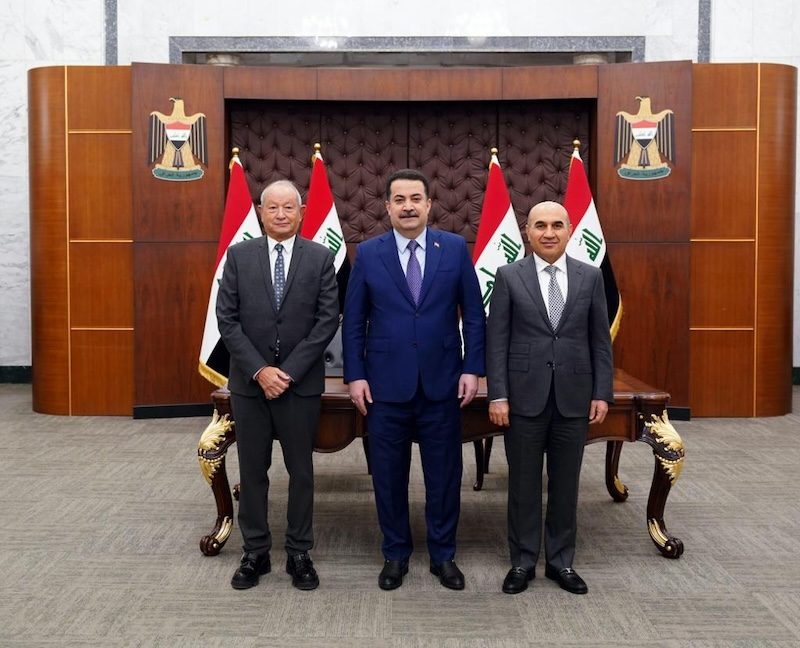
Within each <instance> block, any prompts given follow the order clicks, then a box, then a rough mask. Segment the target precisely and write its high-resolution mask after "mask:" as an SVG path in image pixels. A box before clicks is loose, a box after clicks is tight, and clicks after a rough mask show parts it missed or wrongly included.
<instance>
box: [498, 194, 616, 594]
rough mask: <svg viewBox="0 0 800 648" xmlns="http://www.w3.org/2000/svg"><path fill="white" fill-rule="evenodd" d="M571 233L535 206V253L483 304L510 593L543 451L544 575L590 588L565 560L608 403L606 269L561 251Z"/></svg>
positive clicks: (526, 558)
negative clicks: (501, 466) (594, 433)
mask: <svg viewBox="0 0 800 648" xmlns="http://www.w3.org/2000/svg"><path fill="white" fill-rule="evenodd" d="M571 233H572V227H571V225H570V221H569V216H568V215H567V211H566V210H565V209H564V208H563V207H562V206H561V205H559V204H558V203H555V202H543V203H539V204H538V205H536V206H535V207H533V209H531V211H530V213H529V214H528V225H527V235H528V241H529V242H530V244H531V248H532V249H533V254H532V255H530V256H528V257H526V258H524V259H522V260H520V261H517V262H516V263H512V264H510V265H507V266H504V267H501V268H500V269H499V270H498V272H497V276H496V277H495V285H494V292H493V294H492V301H491V306H490V310H489V322H488V327H487V333H486V375H487V383H488V398H489V401H490V402H489V419H490V420H491V422H492V423H494V424H495V425H500V426H507V427H508V430H507V431H506V434H505V448H506V456H507V458H508V543H509V549H510V553H511V565H512V567H511V570H510V571H509V572H508V575H507V576H506V578H505V580H504V582H503V591H504V592H506V593H507V594H517V593H519V592H522V591H524V590H525V589H527V587H528V582H529V581H531V580H533V578H534V575H535V571H534V570H535V565H536V560H537V558H538V556H539V548H540V545H541V537H542V463H543V457H544V454H545V452H546V453H547V475H548V483H547V515H546V518H545V533H544V547H545V559H546V565H545V576H547V577H548V578H550V579H552V580H555V581H557V582H558V584H559V585H560V586H561V587H562V588H563V589H565V590H567V591H569V592H572V593H574V594H585V593H586V592H587V591H588V588H587V587H586V583H585V582H584V581H583V579H582V578H581V577H580V576H578V574H577V573H576V572H575V570H574V569H573V568H572V560H573V557H574V555H575V536H576V525H577V518H576V511H577V504H578V478H579V476H580V469H581V461H582V459H583V447H584V444H585V442H586V436H587V433H588V426H589V424H593V423H602V422H603V420H604V419H605V416H606V413H607V411H608V404H609V403H611V402H612V401H613V396H614V386H613V381H614V378H613V371H614V370H613V360H612V354H611V336H610V334H609V328H608V314H607V307H606V298H605V292H604V288H603V276H602V274H601V272H600V269H599V268H595V267H593V266H590V265H587V264H585V263H581V262H580V261H576V260H575V259H572V258H571V257H569V256H567V255H566V254H565V251H566V248H567V243H568V242H569V239H570V236H571Z"/></svg>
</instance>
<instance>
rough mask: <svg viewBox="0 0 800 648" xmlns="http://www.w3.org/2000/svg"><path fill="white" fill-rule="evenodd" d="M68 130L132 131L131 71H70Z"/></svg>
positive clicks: (105, 68) (104, 68)
mask: <svg viewBox="0 0 800 648" xmlns="http://www.w3.org/2000/svg"><path fill="white" fill-rule="evenodd" d="M67 98H68V104H67V105H68V111H69V128H70V129H86V130H130V128H131V68H129V67H127V66H124V67H115V66H105V65H104V66H86V67H83V66H81V67H78V66H70V67H68V68H67Z"/></svg>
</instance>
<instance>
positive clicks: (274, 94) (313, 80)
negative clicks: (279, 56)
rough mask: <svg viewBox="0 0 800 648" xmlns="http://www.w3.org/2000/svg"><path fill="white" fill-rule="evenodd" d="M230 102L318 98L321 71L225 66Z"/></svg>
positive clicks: (224, 83) (227, 96) (224, 72)
mask: <svg viewBox="0 0 800 648" xmlns="http://www.w3.org/2000/svg"><path fill="white" fill-rule="evenodd" d="M223 79H224V82H223V87H224V90H223V92H224V95H225V98H226V99H264V98H265V97H266V96H269V97H270V98H272V99H316V98H317V70H314V69H310V68H287V67H225V68H223Z"/></svg>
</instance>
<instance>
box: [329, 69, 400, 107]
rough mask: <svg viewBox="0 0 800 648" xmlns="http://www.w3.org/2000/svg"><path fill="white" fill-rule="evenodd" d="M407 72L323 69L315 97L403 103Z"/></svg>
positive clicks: (334, 99)
mask: <svg viewBox="0 0 800 648" xmlns="http://www.w3.org/2000/svg"><path fill="white" fill-rule="evenodd" d="M410 77H411V72H410V71H409V70H398V69H389V70H382V69H372V68H358V69H338V70H333V69H326V70H319V72H318V84H319V85H318V91H317V96H318V98H319V99H320V100H330V101H342V100H345V101H407V100H408V97H409V80H410Z"/></svg>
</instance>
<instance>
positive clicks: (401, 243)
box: [392, 227, 428, 277]
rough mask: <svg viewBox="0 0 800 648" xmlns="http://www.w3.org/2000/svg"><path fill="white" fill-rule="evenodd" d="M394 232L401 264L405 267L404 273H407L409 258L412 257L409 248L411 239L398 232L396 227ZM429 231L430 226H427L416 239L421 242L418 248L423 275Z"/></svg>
mask: <svg viewBox="0 0 800 648" xmlns="http://www.w3.org/2000/svg"><path fill="white" fill-rule="evenodd" d="M392 232H394V241H395V243H396V244H397V255H398V256H399V257H400V266H401V267H402V268H403V274H406V269H407V268H408V260H409V259H410V258H411V252H410V251H409V249H408V244H409V242H410V241H411V239H407V238H406V237H405V236H403V235H402V234H400V233H398V231H397V230H396V229H393V230H392ZM427 233H428V228H427V227H426V228H425V229H424V230H422V233H421V234H420V235H419V236H418V237H417V238H416V239H414V240H415V241H416V242H417V243H419V247H418V248H417V261H419V269H420V276H421V277H424V276H425V236H426V234H427Z"/></svg>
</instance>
